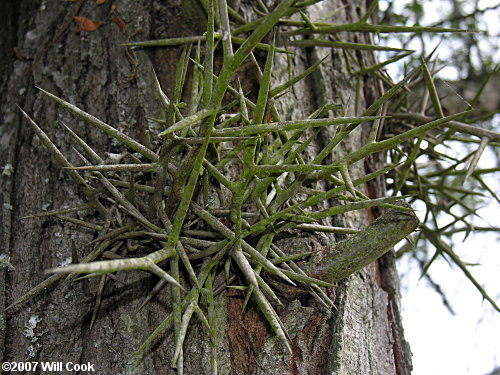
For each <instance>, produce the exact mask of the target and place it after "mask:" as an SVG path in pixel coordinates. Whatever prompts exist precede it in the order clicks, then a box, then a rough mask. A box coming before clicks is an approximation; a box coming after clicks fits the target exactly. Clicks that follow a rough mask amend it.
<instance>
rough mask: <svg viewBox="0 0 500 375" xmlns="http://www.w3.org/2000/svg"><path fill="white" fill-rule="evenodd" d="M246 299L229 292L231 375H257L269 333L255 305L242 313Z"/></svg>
mask: <svg viewBox="0 0 500 375" xmlns="http://www.w3.org/2000/svg"><path fill="white" fill-rule="evenodd" d="M244 298H245V296H244V294H243V293H241V292H240V291H237V290H229V291H228V292H227V314H228V337H229V348H230V352H231V364H232V369H231V374H236V375H238V374H253V373H255V370H256V365H257V363H258V355H259V352H260V351H261V349H262V346H263V344H264V340H265V338H266V336H267V334H268V331H269V330H268V327H267V325H266V323H265V322H263V321H262V318H261V313H260V311H257V309H256V308H255V306H254V304H249V305H247V308H246V309H245V311H243V312H242V309H243V301H244Z"/></svg>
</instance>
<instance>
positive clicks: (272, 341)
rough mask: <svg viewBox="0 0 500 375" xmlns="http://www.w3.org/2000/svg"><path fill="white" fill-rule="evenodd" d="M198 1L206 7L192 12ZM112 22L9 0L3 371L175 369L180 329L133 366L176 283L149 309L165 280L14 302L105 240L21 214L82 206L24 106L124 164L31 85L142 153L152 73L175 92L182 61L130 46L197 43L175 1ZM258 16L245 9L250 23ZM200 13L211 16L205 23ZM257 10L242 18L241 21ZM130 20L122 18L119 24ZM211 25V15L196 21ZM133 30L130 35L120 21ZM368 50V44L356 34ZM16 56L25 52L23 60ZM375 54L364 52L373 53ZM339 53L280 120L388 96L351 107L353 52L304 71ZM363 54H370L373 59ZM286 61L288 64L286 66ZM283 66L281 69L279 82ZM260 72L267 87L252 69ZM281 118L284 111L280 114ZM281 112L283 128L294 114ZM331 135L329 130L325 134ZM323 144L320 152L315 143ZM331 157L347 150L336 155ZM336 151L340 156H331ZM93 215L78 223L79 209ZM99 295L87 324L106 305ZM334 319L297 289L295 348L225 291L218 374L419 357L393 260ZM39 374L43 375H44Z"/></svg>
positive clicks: (199, 369)
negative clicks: (11, 367) (59, 365)
mask: <svg viewBox="0 0 500 375" xmlns="http://www.w3.org/2000/svg"><path fill="white" fill-rule="evenodd" d="M324 3H328V4H323V3H319V4H318V5H316V6H314V7H313V8H311V9H310V10H309V12H310V16H311V18H319V17H317V14H321V15H324V14H327V13H329V12H331V11H333V10H338V12H337V13H335V14H334V16H333V17H334V19H333V20H332V22H335V23H339V24H340V23H345V22H353V21H355V20H357V19H359V18H360V16H361V15H362V14H364V11H365V10H366V8H365V4H364V2H362V1H355V2H346V1H341V0H338V1H337V0H331V1H328V2H324ZM194 4H197V2H194ZM116 5H117V8H116V9H115V10H114V11H112V8H111V7H112V4H111V2H110V1H108V2H105V3H104V4H103V5H97V4H96V3H95V2H94V1H84V0H81V1H76V2H64V1H55V0H52V1H31V0H30V1H25V0H22V1H15V2H1V4H0V10H1V13H2V14H3V15H4V19H5V20H8V21H7V22H6V23H4V24H3V25H2V26H1V28H2V30H1V31H2V32H1V33H0V38H1V42H2V45H3V47H4V48H3V50H4V51H6V53H5V54H4V55H2V56H1V61H0V63H1V64H0V66H1V67H2V71H1V73H2V76H1V77H0V84H1V88H2V90H1V96H2V101H1V110H2V120H3V121H2V124H1V126H0V144H1V156H0V165H1V166H2V167H3V174H2V176H1V177H2V178H1V185H0V188H1V189H0V201H1V203H2V206H1V209H2V216H1V228H0V238H1V243H2V253H3V254H4V257H3V258H2V265H3V267H2V268H0V288H1V289H0V294H1V296H2V299H1V301H0V303H1V304H0V310H1V314H2V315H1V317H0V318H1V319H0V330H1V335H0V357H2V361H4V362H5V361H9V362H13V361H38V362H52V361H57V362H63V363H67V362H73V363H81V364H83V363H88V362H89V363H91V364H94V369H95V372H92V373H96V374H111V373H113V374H173V373H175V372H174V370H173V369H171V368H170V363H171V360H172V356H173V354H174V353H173V351H174V333H173V330H172V329H171V328H170V329H168V330H166V331H165V332H164V333H163V334H162V335H161V336H160V337H159V338H157V339H156V340H155V341H154V342H153V344H152V346H151V347H150V348H149V349H148V353H147V355H146V356H145V358H144V361H143V362H142V363H141V364H140V365H138V366H137V365H136V364H135V362H134V360H133V358H132V355H133V353H134V351H135V350H137V348H138V347H139V346H140V345H141V344H142V343H143V342H144V340H146V338H147V337H148V336H149V334H150V333H151V332H152V331H153V330H154V329H156V327H157V326H158V325H159V324H160V323H161V322H162V321H163V319H164V318H165V316H166V314H168V313H169V312H170V311H171V303H170V302H169V301H170V300H171V296H170V292H169V288H165V289H164V290H162V291H161V292H160V293H159V294H158V295H157V296H156V297H155V298H154V299H153V300H152V301H151V302H150V303H148V304H147V305H146V306H145V307H144V308H143V309H140V310H138V306H139V305H140V303H141V302H142V301H143V298H144V296H146V295H147V294H148V293H149V291H150V290H151V289H152V288H153V287H154V285H155V283H156V282H157V281H158V279H157V277H154V276H151V275H150V274H148V273H145V272H141V271H134V272H121V273H117V274H116V278H109V277H108V278H107V279H105V280H106V282H105V283H104V284H101V280H103V279H101V278H89V279H83V280H81V281H72V282H68V281H65V279H64V278H62V279H61V280H60V282H59V283H57V284H55V285H54V286H52V287H50V288H48V290H45V291H44V292H43V293H42V294H40V295H38V296H36V297H35V298H34V299H32V300H30V301H28V302H27V303H25V304H24V305H22V306H19V307H18V308H15V309H13V310H8V311H6V312H5V307H6V306H8V305H10V304H11V303H13V302H14V301H15V300H16V299H18V298H19V297H21V296H22V295H24V294H25V293H26V292H27V291H29V290H30V289H31V288H32V287H34V286H35V285H37V284H38V283H40V282H42V281H43V280H44V279H45V278H46V277H47V275H46V274H44V270H46V269H49V268H53V267H56V266H59V265H62V264H67V263H68V262H69V261H71V260H75V259H74V258H75V257H77V258H78V259H82V258H83V257H85V255H86V254H88V253H89V251H90V249H91V246H90V245H89V242H90V241H92V240H93V239H94V236H95V234H94V232H93V231H91V230H84V229H81V228H80V227H77V226H76V225H74V224H70V223H67V222H62V221H58V220H57V219H54V218H49V217H34V218H27V219H23V218H24V217H25V216H28V215H32V214H35V213H38V212H42V211H44V210H52V209H56V208H63V207H74V206H77V205H80V204H82V203H84V200H83V199H82V195H81V194H80V193H79V189H78V187H75V185H74V184H73V183H72V182H71V181H70V179H69V178H68V175H67V174H66V173H65V172H64V171H62V169H61V168H60V167H59V166H58V165H57V163H56V162H55V161H54V159H53V158H52V157H51V155H50V153H49V152H48V151H47V149H46V148H45V147H44V146H43V145H42V143H41V142H40V141H39V139H38V138H37V137H36V136H35V134H34V133H33V131H32V129H31V128H29V126H28V125H27V123H26V121H25V120H23V118H22V116H21V114H20V111H19V110H18V109H17V108H16V106H15V104H18V105H19V106H20V107H21V108H22V109H23V110H24V111H26V112H27V113H28V114H29V115H30V117H31V118H33V119H34V120H35V121H36V122H37V123H38V124H39V125H40V127H41V128H43V129H44V131H45V132H46V133H47V135H48V136H49V137H50V138H51V139H52V140H53V141H54V142H55V144H56V145H57V146H58V147H59V149H60V150H61V151H62V152H63V153H64V154H65V155H68V158H69V160H70V162H72V163H73V164H75V165H80V164H81V161H80V159H79V158H78V157H77V156H76V154H75V153H74V152H73V151H72V142H71V140H70V139H69V137H68V135H67V133H66V132H65V131H64V130H63V129H62V127H61V126H60V125H58V124H56V123H57V122H64V123H66V124H68V125H70V127H71V128H72V129H73V130H74V131H75V132H76V133H78V134H79V135H80V136H81V137H82V138H84V139H85V140H86V141H87V142H88V143H89V145H91V146H92V147H93V148H94V149H95V150H96V151H98V152H100V153H101V155H104V153H105V152H110V153H120V152H122V151H123V149H122V148H121V147H120V145H119V144H117V143H116V142H113V141H110V139H109V138H107V137H104V136H103V135H102V134H100V133H97V132H95V131H93V129H91V128H90V127H89V125H87V124H85V123H84V122H83V121H81V120H79V119H76V118H75V117H74V116H72V115H71V114H70V113H68V112H67V111H65V110H64V109H62V108H61V107H58V106H57V105H56V104H55V103H54V102H52V101H49V99H47V97H45V96H43V95H42V94H41V93H40V92H39V91H38V90H37V89H36V86H38V87H41V88H43V89H44V90H47V91H49V92H51V93H53V94H55V95H58V96H59V97H62V98H64V99H65V100H67V101H69V102H71V103H72V104H74V105H76V106H78V107H79V108H82V109H84V110H85V111H87V112H88V113H91V114H93V115H95V116H96V117H98V118H99V119H102V120H103V121H105V122H106V123H108V124H113V126H115V127H117V128H119V129H120V130H122V131H124V132H126V133H127V134H129V135H130V136H131V137H133V138H135V139H137V140H139V141H140V142H144V137H145V135H146V133H147V131H148V129H149V128H150V127H151V126H152V124H153V123H152V122H151V121H150V120H148V118H151V117H156V116H157V115H158V113H160V112H161V110H162V109H161V104H160V103H159V102H158V101H156V100H154V99H151V98H152V95H151V91H152V87H154V75H153V73H152V71H153V68H154V70H155V71H156V74H157V75H158V77H159V79H160V82H161V84H162V87H163V89H164V91H165V92H166V93H167V95H171V94H172V92H173V89H174V88H173V82H174V77H175V70H176V65H177V61H178V57H179V55H180V51H179V50H178V49H176V48H159V49H137V50H130V49H126V48H125V47H124V46H123V43H125V42H129V41H138V40H150V39H159V38H167V37H177V36H186V35H200V34H201V33H202V32H203V31H204V30H203V28H201V29H200V25H202V24H203V22H200V14H201V17H203V12H202V11H201V10H198V9H197V8H196V6H197V5H196V6H195V5H193V4H192V3H191V2H188V1H185V2H182V4H181V2H179V1H176V0H170V1H168V2H159V1H153V0H123V1H120V2H118V3H116ZM250 9H251V8H250V7H249V6H248V4H246V2H242V4H241V6H240V10H239V12H240V13H241V14H244V15H245V16H248V14H250V12H251V10H250ZM200 12H201V13H200ZM245 12H246V13H248V14H246V13H245ZM74 16H85V17H87V18H89V19H91V20H99V21H102V22H103V24H102V25H101V26H100V27H99V28H98V29H97V30H95V31H85V30H82V31H80V32H75V27H76V25H75V22H73V18H72V17H74ZM118 17H119V18H118ZM201 19H202V18H201ZM120 20H123V21H124V22H125V24H126V29H124V28H123V25H120ZM356 38H358V40H359V41H364V42H367V41H368V37H367V36H366V35H356ZM12 51H15V53H14V52H12ZM363 53H365V52H363ZM326 55H329V56H330V58H329V59H327V60H326V63H325V64H323V65H322V67H321V69H320V71H319V72H318V73H317V74H315V75H313V76H312V78H311V79H308V80H305V81H303V82H301V83H299V84H298V85H296V86H295V87H294V89H293V91H292V93H291V94H288V95H287V96H285V97H284V99H283V100H282V101H281V102H280V103H278V110H279V111H280V113H282V114H283V118H284V119H296V118H304V116H307V115H308V114H310V113H311V112H312V111H314V109H316V108H317V107H318V106H319V105H322V104H324V103H326V102H338V103H341V104H343V105H344V107H346V106H347V105H348V106H349V108H348V109H347V112H348V113H347V115H355V114H356V113H358V114H359V112H360V111H361V110H362V109H363V108H365V107H366V106H367V105H369V104H371V102H372V101H373V99H374V98H375V97H376V96H377V95H379V93H378V88H377V85H376V84H375V83H374V82H372V81H369V80H367V81H365V82H362V83H361V85H362V87H361V90H360V92H361V97H360V99H361V100H360V101H359V102H358V103H357V105H358V108H354V97H355V96H356V95H355V94H356V93H355V85H354V83H353V82H352V81H351V80H350V79H349V78H348V74H347V71H346V67H345V65H344V59H343V54H342V51H341V50H337V49H322V50H317V49H306V50H302V51H300V52H298V53H297V54H296V55H294V56H293V60H294V61H293V63H294V69H296V71H303V70H304V69H305V68H307V67H308V66H310V65H311V64H313V63H314V62H315V61H317V60H318V59H319V58H321V57H323V56H326ZM365 57H366V58H367V59H369V58H371V57H370V56H369V55H368V54H366V56H365ZM281 60H283V61H281ZM285 60H286V59H285V58H284V57H282V56H279V57H278V58H277V61H276V62H275V67H276V71H277V73H276V75H275V78H276V80H277V83H280V82H279V79H280V76H286V61H285ZM280 69H281V70H282V72H283V73H284V74H282V75H280V74H279V73H280ZM245 74H248V75H249V76H252V75H253V76H255V77H256V76H257V75H256V73H255V71H254V70H253V68H249V70H248V72H246V73H245ZM285 114H286V115H285ZM285 117H286V118H285ZM366 136H367V134H365V132H363V131H361V128H360V129H358V130H356V131H355V132H354V134H352V135H351V136H350V137H349V139H348V141H347V142H344V144H343V145H342V149H343V150H344V151H345V152H349V151H350V150H355V149H357V148H359V147H360V145H361V144H362V142H363V140H364V139H365V138H366ZM328 137H331V134H329V133H328V130H327V129H324V130H323V134H322V137H319V139H327V138H328ZM320 146H321V145H318V147H320ZM335 150H336V151H335V152H337V153H338V152H339V151H338V150H337V148H336V149H335ZM338 156H339V154H335V155H332V158H336V157H338ZM381 163H382V162H381V161H380V160H377V159H376V158H375V157H372V158H371V159H370V161H369V162H365V163H364V164H363V163H358V164H357V165H356V168H357V170H353V171H351V172H352V173H353V175H355V176H361V175H364V174H366V173H367V172H371V171H373V170H375V169H377V168H379V167H380V165H381ZM366 194H367V195H369V196H370V197H376V196H382V195H383V194H384V185H383V182H382V181H381V180H377V181H376V183H371V184H370V185H367V186H366ZM82 215H83V214H82ZM376 215H377V212H375V211H373V210H365V211H362V212H361V213H360V212H358V213H357V214H356V215H350V216H344V217H342V218H341V219H339V218H338V217H334V219H333V220H334V222H333V224H335V225H340V226H349V227H363V226H366V225H367V224H368V223H369V222H371V221H372V220H373V218H374V217H375V216H376ZM337 240H338V239H336V238H334V237H333V236H326V235H323V236H319V235H318V236H310V235H307V234H301V233H295V236H290V237H287V238H282V239H281V240H280V241H281V242H279V243H277V245H278V246H281V247H282V248H287V247H291V248H298V247H301V248H303V249H302V251H304V250H311V249H312V250H319V251H320V253H321V252H325V253H326V252H327V250H328V248H331V247H332V246H334V244H335V242H336V241H337ZM100 288H104V289H103V293H102V298H101V301H100V305H99V308H98V310H97V315H96V317H95V322H94V324H93V326H92V328H91V321H92V315H93V311H94V306H95V305H96V303H97V302H96V296H97V295H98V294H99V293H98V291H99V289H100ZM327 292H328V294H329V295H330V296H331V297H332V299H334V302H335V305H336V307H337V309H336V310H335V311H333V313H331V314H329V313H327V312H325V311H324V309H323V308H321V306H319V305H318V303H316V302H315V300H314V299H312V298H310V297H307V296H304V295H303V294H299V295H298V296H295V295H290V296H283V297H284V301H285V302H286V306H285V307H284V308H281V309H279V315H280V317H281V319H282V321H283V323H284V325H285V327H286V329H287V332H288V334H289V336H290V337H289V338H290V342H291V347H292V353H291V354H290V353H289V352H288V351H287V350H286V349H285V347H284V346H283V345H282V343H281V341H280V340H279V339H278V338H277V337H276V336H275V334H274V333H273V332H272V330H271V329H270V328H269V326H268V324H267V323H266V321H265V320H264V319H263V318H262V315H261V313H260V311H259V309H258V307H256V306H254V305H253V304H250V306H249V307H247V309H246V310H245V311H244V312H242V306H243V298H242V296H243V295H242V294H240V292H239V291H237V290H232V289H227V291H224V292H223V293H221V294H220V295H219V296H218V297H217V298H216V306H217V311H216V314H217V323H218V324H217V337H218V347H217V362H218V373H219V374H280V375H281V374H318V375H319V374H370V375H375V374H384V375H388V374H398V375H403V374H409V373H410V367H411V365H410V355H409V349H408V347H407V343H406V342H405V340H404V337H403V333H402V327H401V317H400V313H399V298H400V296H399V286H398V277H397V272H396V269H395V265H394V260H393V256H392V254H390V253H389V254H388V255H386V256H384V257H383V258H381V259H380V260H379V261H377V262H375V263H373V264H372V265H370V266H368V267H366V268H365V269H363V270H362V271H361V272H358V273H356V274H354V275H352V276H351V277H349V278H348V279H345V280H343V281H341V282H339V283H338V285H337V286H336V287H335V288H334V289H331V290H328V291H327ZM210 353H211V348H210V340H209V335H208V334H207V332H206V331H205V330H204V328H203V326H202V324H201V323H199V322H195V323H194V326H191V328H190V331H189V334H188V337H187V341H186V342H185V344H184V373H185V374H209V373H211V369H210ZM39 371H40V368H38V370H37V371H36V372H35V373H40V372H39Z"/></svg>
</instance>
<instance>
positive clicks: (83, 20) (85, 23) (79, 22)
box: [73, 17, 102, 33]
mask: <svg viewBox="0 0 500 375" xmlns="http://www.w3.org/2000/svg"><path fill="white" fill-rule="evenodd" d="M73 19H74V20H75V22H76V26H77V27H76V32H77V33H79V32H80V31H82V30H86V31H94V30H97V28H98V27H99V26H100V25H101V24H102V22H101V21H92V20H89V19H88V18H87V17H73Z"/></svg>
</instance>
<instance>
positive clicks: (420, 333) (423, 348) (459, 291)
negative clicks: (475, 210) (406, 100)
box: [380, 0, 500, 375]
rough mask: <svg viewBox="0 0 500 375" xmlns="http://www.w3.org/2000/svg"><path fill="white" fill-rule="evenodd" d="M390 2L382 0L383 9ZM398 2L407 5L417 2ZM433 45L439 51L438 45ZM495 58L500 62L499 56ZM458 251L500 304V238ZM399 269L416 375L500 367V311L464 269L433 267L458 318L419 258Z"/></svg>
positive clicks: (429, 16) (477, 374)
mask: <svg viewBox="0 0 500 375" xmlns="http://www.w3.org/2000/svg"><path fill="white" fill-rule="evenodd" d="M386 3H387V2H386V1H383V0H381V1H380V6H381V8H382V9H384V6H386V5H384V4H386ZM395 3H396V5H397V6H398V7H400V6H401V7H402V6H404V5H405V4H408V3H411V1H398V2H395ZM467 3H469V4H473V2H472V1H470V0H468V1H467V0H466V1H464V4H466V5H467ZM498 3H499V1H498V0H480V2H479V4H480V7H481V8H485V7H492V6H495V5H497V4H498ZM449 4H450V2H449V1H443V0H426V3H425V19H424V22H423V24H432V23H433V22H436V21H438V20H439V19H440V16H441V15H442V14H443V12H442V10H443V7H445V6H449ZM484 20H485V24H484V27H485V28H487V29H488V31H489V32H490V34H493V35H495V34H496V35H499V34H500V14H499V13H498V12H494V11H492V12H488V13H487V14H485V17H484ZM434 44H436V43H434ZM427 47H428V49H432V48H433V46H432V45H430V46H427ZM417 48H418V46H417ZM447 53H448V54H449V51H443V50H441V51H439V57H440V58H446V55H447ZM494 58H495V59H496V60H497V61H499V60H500V58H499V56H498V53H497V55H496V56H494ZM394 71H397V69H395V70H394ZM443 75H444V78H446V79H454V78H456V77H457V71H456V69H454V68H453V67H449V68H448V69H444V70H443V71H442V72H441V76H442V77H443ZM497 116H498V115H497ZM497 119H498V118H497ZM499 122H500V121H497V123H499ZM497 131H498V128H497ZM494 160H495V159H494V157H493V155H492V153H491V152H490V153H488V152H486V153H485V154H484V155H483V156H482V158H481V162H480V163H481V164H480V165H482V166H483V167H489V166H491V164H492V163H494ZM493 186H496V193H497V194H498V195H500V185H499V182H498V180H497V181H495V182H493ZM499 209H500V206H499V204H498V203H497V202H491V203H490V204H485V206H484V207H483V208H482V209H480V210H479V214H480V216H481V217H482V218H483V220H478V222H477V223H476V225H481V226H489V225H491V226H498V222H499V220H498V213H499ZM417 214H418V213H417ZM420 214H422V212H420ZM453 250H454V251H455V252H456V253H457V254H458V255H459V256H461V257H462V259H464V260H466V261H467V262H468V263H472V264H478V265H476V266H471V267H469V270H470V271H471V272H472V274H473V276H474V277H475V278H476V279H477V280H478V282H479V283H480V284H481V285H482V286H483V287H484V288H485V289H486V291H487V293H488V294H489V295H490V297H492V298H493V299H494V300H495V301H496V302H497V304H500V282H499V281H500V235H499V234H495V233H486V234H485V233H480V234H474V235H471V236H469V237H468V238H467V239H466V240H465V242H462V238H460V237H459V236H455V238H454V243H453ZM398 270H399V272H400V275H401V287H402V293H403V298H402V310H403V324H404V327H405V336H406V340H407V341H409V343H410V346H411V349H412V352H413V367H414V370H413V372H412V374H413V375H442V374H453V375H486V374H489V373H491V372H492V371H493V370H494V369H495V368H497V367H500V313H498V312H496V311H495V310H494V309H493V308H492V307H491V305H490V304H489V302H488V301H483V299H482V296H481V295H480V294H479V292H478V291H477V290H476V288H475V287H474V286H473V285H472V283H471V282H470V281H469V280H468V279H467V278H466V277H465V275H464V274H463V273H462V271H461V270H460V269H458V268H457V267H456V266H453V265H451V264H449V263H447V262H446V261H444V260H442V259H441V260H440V261H439V262H434V264H433V265H432V266H431V268H430V274H431V276H432V278H433V279H434V280H435V281H437V282H438V283H439V284H440V286H441V287H442V289H443V292H444V293H445V295H446V297H447V298H448V300H449V301H450V304H451V306H452V308H453V309H454V311H455V313H456V314H455V315H452V314H451V313H450V312H449V311H448V309H447V308H446V307H445V306H444V305H443V303H442V301H441V297H440V296H439V295H438V294H437V293H436V292H435V291H434V290H432V288H431V287H430V286H429V283H428V282H427V281H426V280H425V279H421V274H420V271H419V266H418V264H417V263H416V261H415V260H413V261H411V260H409V259H404V260H402V261H400V262H399V263H398Z"/></svg>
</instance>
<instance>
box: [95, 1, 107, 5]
mask: <svg viewBox="0 0 500 375" xmlns="http://www.w3.org/2000/svg"><path fill="white" fill-rule="evenodd" d="M105 2H106V0H96V2H95V3H96V4H97V5H101V4H104V3H105Z"/></svg>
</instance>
